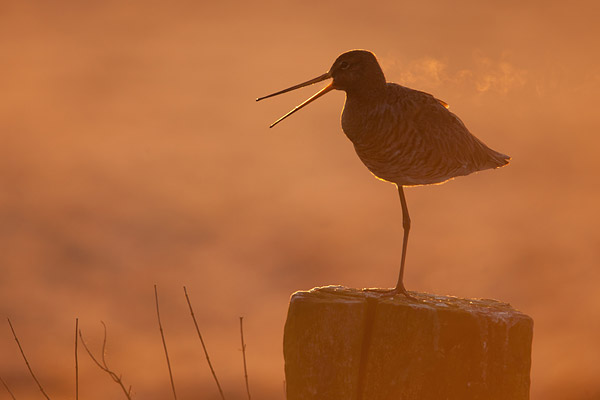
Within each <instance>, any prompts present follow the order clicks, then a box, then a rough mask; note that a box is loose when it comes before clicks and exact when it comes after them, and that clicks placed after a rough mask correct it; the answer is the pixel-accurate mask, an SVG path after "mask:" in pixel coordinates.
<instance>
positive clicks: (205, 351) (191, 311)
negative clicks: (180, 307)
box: [183, 286, 225, 400]
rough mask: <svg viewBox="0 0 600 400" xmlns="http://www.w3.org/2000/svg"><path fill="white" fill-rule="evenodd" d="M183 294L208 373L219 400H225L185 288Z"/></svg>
mask: <svg viewBox="0 0 600 400" xmlns="http://www.w3.org/2000/svg"><path fill="white" fill-rule="evenodd" d="M183 293H185V299H186V300H187V303H188V306H189V308H190V314H192V320H193V321H194V326H195V327H196V332H197V333H198V337H199V338H200V343H202V349H203V350H204V355H205V356H206V362H207V363H208V367H209V368H210V372H211V373H212V376H213V378H214V379H215V382H216V384H217V388H218V389H219V393H220V394H221V399H223V400H225V395H224V394H223V390H222V389H221V385H220V384H219V380H218V379H217V374H216V373H215V370H214V369H213V366H212V363H211V362H210V357H208V350H206V345H205V343H204V339H203V338H202V334H201V333H200V328H198V322H197V321H196V316H195V315H194V310H193V309H192V303H191V302H190V298H189V296H188V293H187V289H186V287H185V286H184V287H183Z"/></svg>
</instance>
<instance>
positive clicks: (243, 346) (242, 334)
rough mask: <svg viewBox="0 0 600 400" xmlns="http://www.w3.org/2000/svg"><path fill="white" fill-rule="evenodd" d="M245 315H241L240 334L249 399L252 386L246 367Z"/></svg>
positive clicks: (249, 399)
mask: <svg viewBox="0 0 600 400" xmlns="http://www.w3.org/2000/svg"><path fill="white" fill-rule="evenodd" d="M243 321H244V317H240V336H241V337H242V357H243V359H244V379H245V380H246V392H248V400H251V397H250V387H249V386H248V370H247V369H246V344H245V343H244V323H243Z"/></svg>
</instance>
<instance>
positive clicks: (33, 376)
mask: <svg viewBox="0 0 600 400" xmlns="http://www.w3.org/2000/svg"><path fill="white" fill-rule="evenodd" d="M7 319H8V325H9V326H10V330H11V331H12V334H13V336H14V337H15V340H16V342H17V345H18V346H19V350H21V355H22V356H23V360H25V365H27V369H28V370H29V373H30V374H31V377H32V378H33V380H34V381H35V383H37V386H38V388H39V389H40V391H41V392H42V394H43V395H44V397H46V399H48V400H50V397H48V395H47V394H46V392H45V391H44V388H43V387H42V385H41V384H40V381H38V379H37V378H36V377H35V374H34V373H33V370H32V369H31V366H30V365H29V361H27V357H25V353H24V352H23V347H21V343H20V342H19V338H18V337H17V334H16V333H15V330H14V328H13V326H12V323H11V322H10V318H7Z"/></svg>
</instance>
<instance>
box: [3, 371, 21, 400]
mask: <svg viewBox="0 0 600 400" xmlns="http://www.w3.org/2000/svg"><path fill="white" fill-rule="evenodd" d="M0 382H2V385H3V386H4V387H5V388H6V391H7V392H8V394H10V397H12V398H13V400H17V398H16V397H15V395H14V394H13V392H11V391H10V388H9V387H8V385H7V384H6V382H4V379H2V377H1V376H0Z"/></svg>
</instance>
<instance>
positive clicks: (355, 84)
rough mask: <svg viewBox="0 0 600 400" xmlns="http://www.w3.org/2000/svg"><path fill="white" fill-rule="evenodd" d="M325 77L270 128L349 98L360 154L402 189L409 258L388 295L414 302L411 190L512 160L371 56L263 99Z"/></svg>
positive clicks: (346, 122) (355, 57) (351, 132)
mask: <svg viewBox="0 0 600 400" xmlns="http://www.w3.org/2000/svg"><path fill="white" fill-rule="evenodd" d="M326 79H333V80H332V81H331V82H330V83H329V84H328V85H327V86H325V87H324V88H323V89H321V90H320V91H319V92H317V93H316V94H315V95H313V96H312V97H310V98H309V99H307V100H306V101H304V102H303V103H302V104H300V105H298V106H297V107H295V108H294V109H293V110H291V111H290V112H289V113H287V114H286V115H284V116H283V117H281V118H279V119H278V120H277V121H275V122H274V123H273V124H271V126H270V127H271V128H272V127H273V126H275V125H276V124H278V123H279V122H281V121H282V120H283V119H285V118H287V117H289V116H290V115H292V114H293V113H295V112H296V111H298V110H300V109H301V108H303V107H305V106H306V105H308V104H310V103H311V102H313V101H314V100H316V99H318V98H319V97H321V96H323V95H324V94H326V93H328V92H330V91H331V90H334V89H337V90H343V91H344V92H346V101H345V104H344V109H343V112H342V129H343V131H344V133H345V134H346V136H347V137H348V139H350V141H352V143H353V144H354V149H355V150H356V154H357V155H358V157H359V158H360V160H361V161H362V162H363V164H364V165H365V166H366V167H367V168H368V169H369V171H371V172H372V173H373V175H375V176H376V177H377V178H379V179H381V180H384V181H388V182H391V183H394V184H396V186H397V189H398V194H399V196H400V204H401V206H402V226H403V229H404V236H403V240H402V258H401V261H400V272H399V275H398V282H397V283H396V287H395V288H394V289H391V290H389V291H386V292H385V294H386V295H395V294H403V295H405V296H407V297H411V296H410V294H409V293H408V292H407V290H406V289H405V287H404V282H403V281H404V266H405V262H406V248H407V244H408V234H409V231H410V225H411V221H410V216H409V214H408V206H407V203H406V197H405V195H404V189H403V188H404V187H405V186H418V185H430V184H436V183H442V182H446V181H447V180H449V179H452V178H454V177H457V176H463V175H468V174H471V173H473V172H477V171H481V170H485V169H491V168H498V167H502V166H504V165H506V164H508V162H509V160H510V157H509V156H507V155H505V154H502V153H499V152H497V151H494V150H492V149H490V148H489V147H487V146H486V145H485V144H484V143H483V142H482V141H480V140H479V139H477V138H476V137H475V136H473V135H472V134H471V133H470V132H469V130H468V129H467V128H466V126H465V125H464V124H463V122H462V121H461V120H460V119H459V118H458V117H457V116H456V115H454V114H453V113H452V112H450V111H449V110H448V105H447V104H446V103H445V102H443V101H441V100H439V99H436V98H435V97H433V96H432V95H430V94H428V93H425V92H421V91H418V90H414V89H410V88H407V87H404V86H401V85H398V84H396V83H390V82H387V81H386V79H385V76H384V74H383V71H382V70H381V67H380V66H379V63H378V62H377V58H376V57H375V55H374V54H373V53H371V52H369V51H366V50H351V51H348V52H346V53H343V54H341V55H340V56H338V58H337V59H336V60H335V62H334V63H333V65H332V66H331V68H330V69H329V71H328V72H326V73H325V74H323V75H320V76H318V77H316V78H314V79H311V80H309V81H306V82H304V83H300V84H298V85H295V86H292V87H289V88H287V89H284V90H281V91H279V92H276V93H273V94H270V95H268V96H264V97H260V98H258V99H256V101H259V100H263V99H266V98H269V97H273V96H277V95H280V94H282V93H286V92H289V91H292V90H295V89H299V88H301V87H304V86H308V85H312V84H314V83H317V82H321V81H324V80H326Z"/></svg>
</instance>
